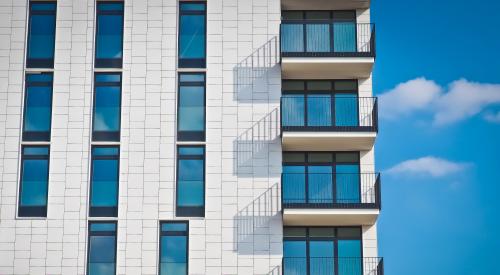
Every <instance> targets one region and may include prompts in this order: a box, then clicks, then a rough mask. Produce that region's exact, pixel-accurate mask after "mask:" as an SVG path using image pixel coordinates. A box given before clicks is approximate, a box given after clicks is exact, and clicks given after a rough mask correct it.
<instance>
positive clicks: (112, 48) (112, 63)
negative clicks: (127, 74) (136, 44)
mask: <svg viewBox="0 0 500 275" xmlns="http://www.w3.org/2000/svg"><path fill="white" fill-rule="evenodd" d="M96 36H97V37H96V53H95V67H96V68H121V67H122V63H123V60H122V57H123V3H122V2H97V29H96Z"/></svg>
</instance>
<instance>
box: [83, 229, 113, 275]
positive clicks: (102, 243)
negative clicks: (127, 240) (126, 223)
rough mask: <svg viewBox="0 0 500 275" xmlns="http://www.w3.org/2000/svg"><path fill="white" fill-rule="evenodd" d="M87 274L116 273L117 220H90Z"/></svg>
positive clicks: (105, 274) (104, 274)
mask: <svg viewBox="0 0 500 275" xmlns="http://www.w3.org/2000/svg"><path fill="white" fill-rule="evenodd" d="M87 255H88V256H87V257H88V258H87V275H115V274H116V222H101V221H99V222H90V223H89V245H88V253H87Z"/></svg>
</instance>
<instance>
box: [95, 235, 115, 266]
mask: <svg viewBox="0 0 500 275" xmlns="http://www.w3.org/2000/svg"><path fill="white" fill-rule="evenodd" d="M90 245H91V249H90V261H91V262H94V263H97V262H108V263H109V262H114V260H115V249H114V247H115V237H114V236H91V237H90Z"/></svg>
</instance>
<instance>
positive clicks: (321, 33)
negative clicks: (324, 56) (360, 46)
mask: <svg viewBox="0 0 500 275" xmlns="http://www.w3.org/2000/svg"><path fill="white" fill-rule="evenodd" d="M282 19H283V24H282V28H281V33H282V39H281V40H282V42H281V49H282V51H283V52H308V53H328V52H337V53H352V52H356V51H357V46H356V45H357V42H356V39H357V37H356V36H357V34H356V33H357V30H356V11H283V12H282Z"/></svg>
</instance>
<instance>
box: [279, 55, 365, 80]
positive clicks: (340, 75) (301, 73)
mask: <svg viewBox="0 0 500 275" xmlns="http://www.w3.org/2000/svg"><path fill="white" fill-rule="evenodd" d="M374 62H375V58H373V57H283V58H282V60H281V71H282V75H283V78H286V79H306V78H307V79H353V78H368V77H370V75H371V72H372V69H373V63H374Z"/></svg>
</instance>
